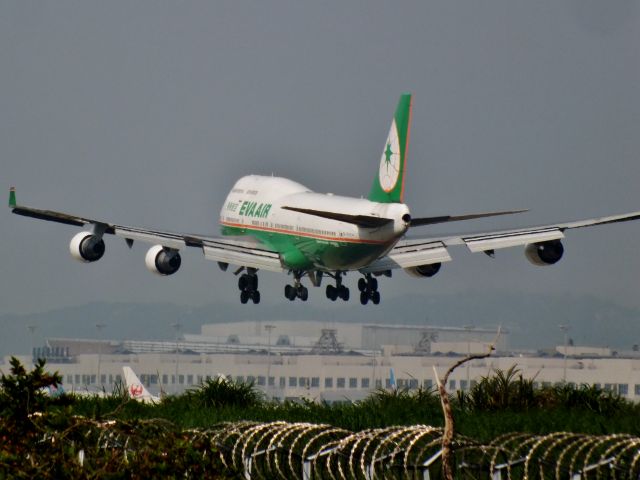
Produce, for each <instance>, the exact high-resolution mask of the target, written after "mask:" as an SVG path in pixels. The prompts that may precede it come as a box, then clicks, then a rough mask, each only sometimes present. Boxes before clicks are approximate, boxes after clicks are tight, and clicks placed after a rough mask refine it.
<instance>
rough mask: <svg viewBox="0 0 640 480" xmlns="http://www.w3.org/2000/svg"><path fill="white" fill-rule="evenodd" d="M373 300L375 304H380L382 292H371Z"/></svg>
mask: <svg viewBox="0 0 640 480" xmlns="http://www.w3.org/2000/svg"><path fill="white" fill-rule="evenodd" d="M371 301H372V302H373V304H374V305H378V304H379V303H380V292H378V291H375V292H372V293H371Z"/></svg>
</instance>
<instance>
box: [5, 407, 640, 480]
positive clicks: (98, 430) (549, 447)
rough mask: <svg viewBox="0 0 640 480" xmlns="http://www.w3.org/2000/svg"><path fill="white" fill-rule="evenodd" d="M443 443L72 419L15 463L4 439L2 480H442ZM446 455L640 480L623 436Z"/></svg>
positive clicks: (638, 444)
mask: <svg viewBox="0 0 640 480" xmlns="http://www.w3.org/2000/svg"><path fill="white" fill-rule="evenodd" d="M38 421H39V420H36V421H35V422H36V423H37V422H38ZM442 435H443V429H441V428H437V427H432V426H429V425H414V426H397V427H386V428H376V429H367V430H363V431H360V432H350V431H348V430H345V429H342V428H338V427H334V426H331V425H325V424H313V423H289V422H284V421H276V422H266V423H261V422H253V421H243V422H228V423H221V424H218V425H215V426H213V427H211V428H208V429H191V430H181V429H178V428H176V427H175V426H174V425H172V424H171V423H170V422H167V421H161V420H152V421H135V422H125V421H119V420H118V421H108V422H99V421H95V420H90V419H86V418H81V417H75V418H73V419H72V420H70V421H69V423H68V425H66V427H65V428H64V429H60V430H55V431H54V430H51V429H48V430H47V431H45V432H44V433H43V432H42V431H39V432H38V433H37V435H36V436H35V437H33V439H32V440H34V441H33V447H32V448H28V447H25V445H26V444H24V443H21V445H22V447H21V448H23V450H21V451H16V452H14V453H16V454H17V455H14V456H13V457H11V456H10V455H8V452H10V448H9V447H8V446H10V444H11V441H9V442H7V441H6V439H5V444H4V445H2V450H1V452H0V476H2V477H13V476H20V475H18V474H19V473H20V472H22V473H23V475H22V476H24V477H27V476H31V477H33V476H34V475H35V476H38V477H40V478H63V477H64V476H69V477H71V476H73V477H75V478H87V477H96V476H98V477H99V476H101V475H106V474H108V473H112V472H120V473H121V474H125V475H129V474H131V475H133V476H140V477H142V476H144V475H145V473H147V474H148V473H149V472H152V473H153V474H155V475H157V474H158V473H166V474H167V475H170V476H178V475H179V476H182V477H185V478H245V479H254V478H255V479H265V480H266V479H287V480H290V479H298V480H311V479H332V480H346V479H349V480H351V479H354V480H355V479H365V480H374V479H435V478H441V475H442V465H441V461H442ZM14 440H18V439H14ZM452 453H453V456H454V462H453V463H454V473H455V477H456V478H460V479H491V480H507V479H508V480H511V479H526V480H528V479H569V480H579V479H596V478H597V479H601V478H611V479H614V478H615V479H638V478H640V438H639V437H635V436H632V435H626V434H613V435H583V434H576V433H568V432H557V433H551V434H548V435H532V434H525V433H512V434H507V435H502V436H500V437H498V438H496V439H494V440H493V441H491V442H490V443H487V444H482V443H478V442H476V441H474V440H472V439H470V438H467V437H464V436H460V435H456V436H455V437H454V439H453V448H452ZM61 472H62V473H64V475H60V473H61ZM16 473H18V474H16Z"/></svg>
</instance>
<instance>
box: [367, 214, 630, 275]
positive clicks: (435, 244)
mask: <svg viewBox="0 0 640 480" xmlns="http://www.w3.org/2000/svg"><path fill="white" fill-rule="evenodd" d="M638 219H640V211H638V212H631V213H624V214H621V215H611V216H607V217H599V218H589V219H586V220H577V221H574V222H566V223H558V224H555V225H543V226H537V227H528V228H517V229H513V230H500V231H494V232H485V233H468V234H464V233H463V234H455V235H445V236H441V237H432V238H416V239H406V240H401V241H400V242H398V243H397V244H396V245H395V246H394V248H393V249H391V251H390V252H389V253H388V254H387V255H386V256H384V257H382V258H379V259H378V260H376V261H375V262H373V263H372V264H370V265H368V266H367V267H365V268H363V269H361V270H360V271H361V272H362V273H376V272H383V271H386V270H391V269H394V268H411V267H417V266H420V265H431V264H435V263H442V262H448V261H450V260H451V256H450V255H449V252H448V250H447V247H451V246H457V245H465V246H466V247H467V248H468V249H469V250H470V251H471V252H474V253H476V252H484V253H486V254H487V255H490V256H492V255H493V253H494V252H495V250H498V249H501V248H509V247H516V246H520V245H529V244H541V243H544V242H552V241H556V240H562V239H563V238H564V232H565V231H566V230H570V229H574V228H584V227H591V226H594V225H605V224H610V223H619V222H628V221H631V220H638Z"/></svg>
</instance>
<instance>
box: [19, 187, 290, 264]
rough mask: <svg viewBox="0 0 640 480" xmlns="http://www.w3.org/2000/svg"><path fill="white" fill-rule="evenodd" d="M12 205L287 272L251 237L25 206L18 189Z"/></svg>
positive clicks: (48, 217) (69, 221)
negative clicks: (122, 222)
mask: <svg viewBox="0 0 640 480" xmlns="http://www.w3.org/2000/svg"><path fill="white" fill-rule="evenodd" d="M9 207H10V208H11V210H12V212H13V213H15V214H17V215H23V216H25V217H31V218H37V219H40V220H47V221H50V222H56V223H62V224H65V225H74V226H77V227H87V228H88V229H90V230H91V231H92V232H94V233H96V234H98V235H103V234H109V235H115V236H116V237H121V238H124V239H125V240H126V242H127V245H129V246H131V245H132V244H133V242H134V241H140V242H145V243H150V244H160V245H162V246H163V247H166V248H170V249H174V250H181V249H182V248H185V247H194V248H199V249H201V250H202V252H203V253H204V257H205V258H206V259H207V260H213V261H216V262H222V263H231V264H233V265H240V266H244V267H250V268H257V269H261V270H269V271H275V272H283V271H285V270H284V268H283V266H282V262H281V261H280V255H279V254H278V253H277V252H274V251H271V250H269V249H268V248H267V247H266V246H264V245H262V244H259V243H258V242H257V241H251V240H249V239H248V238H247V237H242V238H240V237H209V236H204V235H192V234H185V233H174V232H168V231H163V230H156V229H148V228H141V227H129V226H126V225H118V224H115V223H110V222H105V221H102V220H95V219H91V218H87V217H80V216H77V215H71V214H68V213H63V212H57V211H54V210H41V209H38V208H32V207H25V206H22V205H17V204H16V200H15V191H14V190H12V191H11V195H10V197H9Z"/></svg>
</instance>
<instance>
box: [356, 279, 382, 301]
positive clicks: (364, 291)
mask: <svg viewBox="0 0 640 480" xmlns="http://www.w3.org/2000/svg"><path fill="white" fill-rule="evenodd" d="M358 290H360V303H361V304H362V305H366V304H367V303H368V302H369V300H371V301H372V302H373V304H374V305H378V304H379V303H380V292H379V291H378V280H377V279H376V278H373V277H372V276H371V274H370V273H367V274H366V275H365V276H364V278H360V279H359V280H358Z"/></svg>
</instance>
